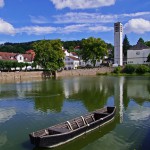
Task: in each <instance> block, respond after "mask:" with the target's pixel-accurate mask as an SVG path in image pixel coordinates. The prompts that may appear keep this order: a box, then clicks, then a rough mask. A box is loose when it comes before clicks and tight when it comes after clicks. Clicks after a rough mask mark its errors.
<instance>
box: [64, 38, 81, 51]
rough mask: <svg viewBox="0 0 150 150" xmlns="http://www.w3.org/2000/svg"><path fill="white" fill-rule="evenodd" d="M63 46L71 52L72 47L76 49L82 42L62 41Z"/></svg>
mask: <svg viewBox="0 0 150 150" xmlns="http://www.w3.org/2000/svg"><path fill="white" fill-rule="evenodd" d="M62 45H63V46H64V48H65V49H68V50H70V49H71V48H70V47H73V48H75V47H76V46H81V40H76V41H62Z"/></svg>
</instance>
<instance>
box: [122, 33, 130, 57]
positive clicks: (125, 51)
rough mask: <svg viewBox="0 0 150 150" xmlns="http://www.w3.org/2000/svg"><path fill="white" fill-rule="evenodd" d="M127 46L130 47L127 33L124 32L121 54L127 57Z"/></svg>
mask: <svg viewBox="0 0 150 150" xmlns="http://www.w3.org/2000/svg"><path fill="white" fill-rule="evenodd" d="M129 48H130V43H129V40H128V37H127V35H126V34H125V36H124V39H123V55H124V57H127V50H128V49H129Z"/></svg>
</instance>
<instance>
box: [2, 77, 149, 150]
mask: <svg viewBox="0 0 150 150" xmlns="http://www.w3.org/2000/svg"><path fill="white" fill-rule="evenodd" d="M114 105H115V106H116V107H117V112H116V116H115V119H114V120H113V121H112V122H111V123H109V124H107V125H106V126H104V127H102V128H100V129H97V130H95V131H93V132H92V133H89V134H87V135H84V136H82V137H80V138H78V139H76V140H74V141H72V142H70V143H68V144H66V145H63V146H60V147H58V148H55V149H54V150H100V149H102V150H110V149H111V150H134V149H136V150H149V149H150V77H142V76H136V77H135V76H131V77H123V76H122V77H116V76H93V77H65V78H59V79H49V80H44V81H34V80H33V81H26V82H18V83H17V82H16V83H3V84H0V150H44V149H43V148H35V147H34V146H33V145H31V144H30V141H29V136H28V134H29V133H30V132H33V131H36V130H39V129H42V128H46V127H48V126H51V125H54V124H57V123H60V122H63V121H66V120H69V119H72V118H74V117H77V116H81V115H84V114H86V113H87V112H90V111H93V110H95V109H98V108H102V107H104V106H114Z"/></svg>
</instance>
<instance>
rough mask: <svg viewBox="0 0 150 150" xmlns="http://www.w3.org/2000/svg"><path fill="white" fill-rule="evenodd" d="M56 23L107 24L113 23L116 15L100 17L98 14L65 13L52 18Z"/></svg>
mask: <svg viewBox="0 0 150 150" xmlns="http://www.w3.org/2000/svg"><path fill="white" fill-rule="evenodd" d="M54 17H55V18H56V21H55V22H56V23H108V22H114V21H115V20H116V19H117V17H118V16H117V15H102V14H99V13H80V12H79V13H72V12H71V13H66V14H65V15H57V16H54Z"/></svg>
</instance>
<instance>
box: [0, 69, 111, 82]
mask: <svg viewBox="0 0 150 150" xmlns="http://www.w3.org/2000/svg"><path fill="white" fill-rule="evenodd" d="M113 70H114V68H112V67H102V68H93V69H76V70H63V71H61V72H57V73H56V77H67V76H95V75H97V74H106V73H111V72H113ZM43 77H44V76H43V72H42V71H33V72H0V83H5V82H22V81H31V80H36V79H38V80H42V79H43ZM48 77H49V76H47V78H48Z"/></svg>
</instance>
